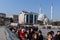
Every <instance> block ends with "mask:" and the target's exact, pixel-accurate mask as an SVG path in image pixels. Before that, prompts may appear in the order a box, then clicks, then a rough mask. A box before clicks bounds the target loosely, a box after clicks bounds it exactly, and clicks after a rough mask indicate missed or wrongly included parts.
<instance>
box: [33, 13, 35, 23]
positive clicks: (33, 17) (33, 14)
mask: <svg viewBox="0 0 60 40" xmlns="http://www.w3.org/2000/svg"><path fill="white" fill-rule="evenodd" d="M34 16H35V15H34V14H33V24H34V23H35V21H34V20H35V17H34Z"/></svg>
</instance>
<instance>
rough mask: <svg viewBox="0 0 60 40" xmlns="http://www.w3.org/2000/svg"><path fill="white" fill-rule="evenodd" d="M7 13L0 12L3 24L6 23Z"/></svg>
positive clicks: (0, 20)
mask: <svg viewBox="0 0 60 40" xmlns="http://www.w3.org/2000/svg"><path fill="white" fill-rule="evenodd" d="M5 18H6V14H5V13H0V25H3V24H4V23H5Z"/></svg>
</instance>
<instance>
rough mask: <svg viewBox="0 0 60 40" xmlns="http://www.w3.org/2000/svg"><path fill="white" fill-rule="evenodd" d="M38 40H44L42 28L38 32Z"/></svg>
mask: <svg viewBox="0 0 60 40" xmlns="http://www.w3.org/2000/svg"><path fill="white" fill-rule="evenodd" d="M38 40H43V35H42V32H41V30H39V32H38Z"/></svg>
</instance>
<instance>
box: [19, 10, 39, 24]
mask: <svg viewBox="0 0 60 40" xmlns="http://www.w3.org/2000/svg"><path fill="white" fill-rule="evenodd" d="M37 17H38V14H37V13H34V12H30V11H28V12H27V11H22V12H21V13H20V14H19V24H36V23H37Z"/></svg>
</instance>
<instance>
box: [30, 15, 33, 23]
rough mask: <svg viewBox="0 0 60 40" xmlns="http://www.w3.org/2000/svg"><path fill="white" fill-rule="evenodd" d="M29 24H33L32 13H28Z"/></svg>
mask: <svg viewBox="0 0 60 40" xmlns="http://www.w3.org/2000/svg"><path fill="white" fill-rule="evenodd" d="M30 24H33V15H32V14H30Z"/></svg>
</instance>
